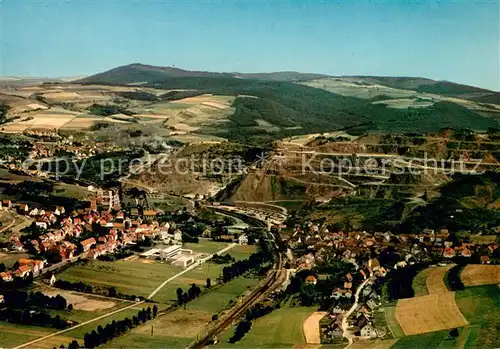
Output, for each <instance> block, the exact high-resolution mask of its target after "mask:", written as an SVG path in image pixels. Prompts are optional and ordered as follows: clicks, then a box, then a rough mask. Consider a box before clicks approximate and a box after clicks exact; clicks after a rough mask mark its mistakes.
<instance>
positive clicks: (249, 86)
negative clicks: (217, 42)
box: [80, 64, 498, 142]
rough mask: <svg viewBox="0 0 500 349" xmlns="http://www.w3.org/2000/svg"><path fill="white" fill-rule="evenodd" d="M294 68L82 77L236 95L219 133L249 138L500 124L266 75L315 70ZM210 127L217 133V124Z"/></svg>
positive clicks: (126, 71) (449, 109) (122, 71)
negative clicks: (375, 100) (395, 105)
mask: <svg viewBox="0 0 500 349" xmlns="http://www.w3.org/2000/svg"><path fill="white" fill-rule="evenodd" d="M290 74H291V73H274V75H272V74H263V75H262V74H257V75H252V74H248V75H245V77H253V78H246V79H242V78H239V77H233V76H232V75H231V74H229V73H208V72H192V71H184V70H180V69H177V68H168V67H166V68H165V67H153V66H144V65H138V64H133V65H129V66H124V67H118V68H116V69H112V70H110V71H107V72H104V73H101V74H98V75H94V76H91V77H88V78H86V79H83V80H80V82H82V83H106V84H127V83H128V84H130V83H141V85H142V87H145V86H147V87H152V88H156V89H163V90H172V89H174V90H179V89H184V90H186V89H187V90H197V92H198V93H200V94H201V93H204V94H214V95H232V96H237V97H238V98H236V99H235V101H234V103H233V108H234V109H235V110H234V114H233V115H232V116H231V117H230V118H229V123H224V124H222V125H218V131H215V134H216V135H217V136H220V137H225V138H229V139H232V140H237V141H245V142H247V141H249V140H250V139H252V140H254V141H259V142H260V141H262V140H265V139H272V138H274V139H276V138H281V137H286V136H290V135H294V134H304V133H311V132H324V131H332V130H338V129H343V128H348V129H350V130H351V132H352V131H355V130H357V131H358V132H364V131H373V132H408V131H418V132H430V131H435V130H438V129H440V128H443V127H448V126H451V127H454V128H470V129H474V130H486V129H487V128H489V127H497V126H498V124H497V122H496V121H494V120H491V119H488V118H486V117H483V116H481V115H479V114H476V113H474V112H472V111H470V110H469V109H467V108H464V107H462V106H459V105H456V104H455V103H453V102H450V101H441V102H438V103H435V104H432V105H430V106H428V107H421V108H406V109H403V110H396V108H387V107H386V105H384V104H372V103H371V101H367V100H364V99H361V98H356V97H351V96H342V95H340V94H336V93H332V92H330V91H326V90H323V89H319V88H314V87H310V86H305V85H303V84H296V83H293V82H289V81H273V80H267V79H271V78H274V79H277V78H299V77H305V76H309V77H310V76H311V75H307V74H306V75H304V76H302V75H293V74H295V73H293V74H292V75H290ZM255 77H257V78H260V79H256V78H255ZM424 81H427V80H424ZM255 97H257V98H255ZM263 124H265V127H263ZM201 132H202V133H203V130H202V131H201ZM209 132H210V133H214V131H213V129H212V128H210V131H209Z"/></svg>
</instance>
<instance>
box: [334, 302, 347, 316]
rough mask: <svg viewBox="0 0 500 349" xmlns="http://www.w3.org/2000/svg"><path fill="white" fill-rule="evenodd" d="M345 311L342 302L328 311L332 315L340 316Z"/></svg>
mask: <svg viewBox="0 0 500 349" xmlns="http://www.w3.org/2000/svg"><path fill="white" fill-rule="evenodd" d="M345 310H347V309H346V306H345V304H344V303H342V302H339V303H337V304H336V305H334V306H333V308H332V309H331V310H330V312H331V313H332V314H342V313H343V312H344V311H345Z"/></svg>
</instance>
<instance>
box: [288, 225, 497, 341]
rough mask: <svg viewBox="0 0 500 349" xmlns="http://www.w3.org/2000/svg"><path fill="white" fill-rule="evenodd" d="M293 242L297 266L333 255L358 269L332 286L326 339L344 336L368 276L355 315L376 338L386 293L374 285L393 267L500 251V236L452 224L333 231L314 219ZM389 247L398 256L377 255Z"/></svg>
mask: <svg viewBox="0 0 500 349" xmlns="http://www.w3.org/2000/svg"><path fill="white" fill-rule="evenodd" d="M287 243H288V246H289V247H290V248H291V251H293V253H292V252H291V251H290V252H289V257H291V260H293V264H294V267H295V270H296V271H300V270H311V269H312V268H314V266H316V265H318V264H321V263H323V262H325V261H327V260H332V259H339V260H342V261H344V262H347V263H351V264H353V265H354V269H355V270H356V272H354V273H352V274H351V273H347V274H346V275H345V276H344V277H343V278H342V282H341V283H340V284H339V285H337V286H336V287H335V288H334V289H333V290H332V294H331V298H333V300H334V303H333V306H332V308H331V309H330V312H329V313H328V315H327V316H325V318H324V319H322V320H321V322H320V328H321V334H322V338H323V341H324V342H326V343H328V342H332V341H336V340H342V338H343V337H344V333H343V329H342V319H343V317H344V316H345V314H346V312H347V311H348V310H349V309H350V308H351V306H352V305H353V303H354V294H355V292H356V287H358V286H359V285H360V284H361V283H363V282H364V281H366V285H365V287H364V288H363V290H362V292H361V293H360V297H359V302H358V305H357V307H356V309H354V311H353V312H352V314H351V316H350V319H349V321H350V322H351V324H352V325H353V326H354V331H355V332H356V334H357V335H359V336H361V337H365V338H374V337H377V336H383V335H385V330H383V329H382V328H378V327H377V326H376V324H375V323H374V320H373V319H372V314H373V312H374V311H375V310H376V308H377V307H378V306H379V305H380V296H379V295H378V294H377V293H376V291H375V290H374V289H373V288H372V285H373V284H374V282H375V280H376V279H377V278H384V277H385V276H386V275H387V273H388V272H389V271H390V270H391V269H399V268H406V267H408V266H409V265H413V264H415V263H417V262H430V261H436V260H437V261H440V262H445V261H446V260H448V259H451V258H455V257H457V258H465V259H467V258H477V260H478V261H480V262H481V263H490V256H492V255H494V254H495V253H498V252H499V251H498V250H497V249H498V244H497V243H496V242H495V241H490V242H486V243H475V242H469V241H460V240H459V239H456V238H454V237H453V235H452V234H450V233H449V232H448V231H447V230H446V229H442V230H440V231H439V232H435V231H433V230H430V229H426V230H424V231H423V232H422V233H420V234H398V235H396V234H392V233H390V232H385V233H368V232H365V231H353V232H342V231H334V232H330V231H329V230H328V228H327V226H326V225H325V224H324V225H320V224H313V223H311V222H306V223H305V224H304V225H302V226H297V227H295V228H294V229H293V232H292V236H291V237H290V238H289V239H288V241H287ZM387 248H390V249H391V250H392V251H393V252H394V254H393V255H394V256H396V258H395V259H391V261H390V262H385V264H384V265H383V264H382V263H381V262H380V261H381V260H382V259H381V258H377V257H380V253H381V252H382V251H384V250H386V249H387ZM295 256H297V257H295ZM299 256H300V257H299ZM384 260H385V259H384ZM476 262H477V261H476ZM305 282H306V283H310V284H316V282H317V280H316V277H315V276H314V275H309V276H308V277H307V278H306V280H305Z"/></svg>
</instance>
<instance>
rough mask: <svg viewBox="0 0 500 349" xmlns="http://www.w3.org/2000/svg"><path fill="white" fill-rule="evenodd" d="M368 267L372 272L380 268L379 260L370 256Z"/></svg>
mask: <svg viewBox="0 0 500 349" xmlns="http://www.w3.org/2000/svg"><path fill="white" fill-rule="evenodd" d="M368 269H369V270H371V271H372V272H374V271H377V270H379V269H380V262H379V261H378V259H377V258H372V259H370V260H368Z"/></svg>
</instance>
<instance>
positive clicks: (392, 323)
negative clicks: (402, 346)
mask: <svg viewBox="0 0 500 349" xmlns="http://www.w3.org/2000/svg"><path fill="white" fill-rule="evenodd" d="M384 316H385V320H386V322H387V326H388V327H389V329H390V331H391V333H392V334H393V335H394V337H396V338H401V337H404V336H405V334H404V332H403V329H402V328H401V326H399V323H398V321H397V320H396V307H395V306H386V307H384Z"/></svg>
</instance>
